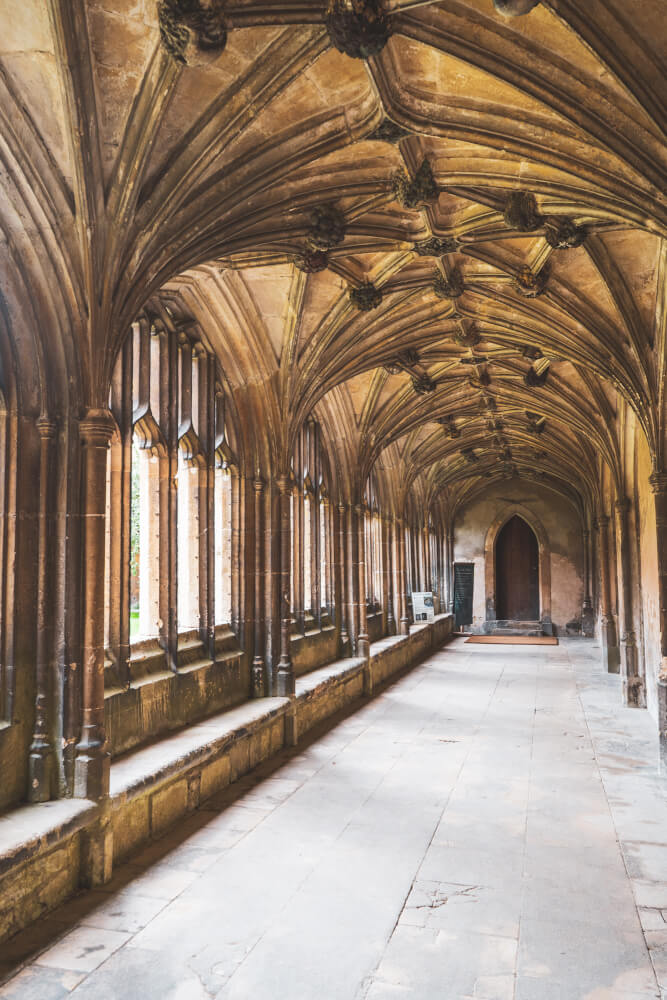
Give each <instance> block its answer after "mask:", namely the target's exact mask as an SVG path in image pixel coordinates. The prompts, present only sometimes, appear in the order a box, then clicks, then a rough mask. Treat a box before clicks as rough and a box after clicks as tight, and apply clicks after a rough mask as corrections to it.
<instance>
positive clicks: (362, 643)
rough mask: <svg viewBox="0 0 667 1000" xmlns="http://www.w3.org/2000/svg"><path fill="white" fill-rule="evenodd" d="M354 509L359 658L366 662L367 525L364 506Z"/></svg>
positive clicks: (367, 651)
mask: <svg viewBox="0 0 667 1000" xmlns="http://www.w3.org/2000/svg"><path fill="white" fill-rule="evenodd" d="M354 509H355V513H356V515H357V535H358V539H359V541H358V543H357V545H358V548H357V552H358V558H357V573H358V581H359V582H358V584H357V589H358V594H359V635H358V637H357V656H360V657H363V659H364V660H367V659H368V655H369V652H370V644H369V641H368V614H367V608H366V534H365V527H366V523H365V517H364V508H363V506H362V505H361V504H358V505H357V506H356V507H355V508H354Z"/></svg>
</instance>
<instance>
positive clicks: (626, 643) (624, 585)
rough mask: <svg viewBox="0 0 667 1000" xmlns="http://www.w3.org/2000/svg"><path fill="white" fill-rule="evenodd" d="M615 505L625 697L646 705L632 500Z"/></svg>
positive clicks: (622, 671)
mask: <svg viewBox="0 0 667 1000" xmlns="http://www.w3.org/2000/svg"><path fill="white" fill-rule="evenodd" d="M615 507H616V516H617V525H618V545H619V555H620V569H621V594H622V604H623V637H622V640H621V642H622V645H621V675H622V682H623V697H624V700H625V703H626V705H630V706H633V707H635V708H643V707H645V705H646V692H645V690H644V678H643V677H642V676H641V675H640V672H639V655H638V650H637V636H636V633H635V630H634V621H633V610H632V562H631V556H630V532H629V529H628V514H629V511H630V501H629V500H627V499H626V498H622V499H620V500H618V501H617V502H616V504H615Z"/></svg>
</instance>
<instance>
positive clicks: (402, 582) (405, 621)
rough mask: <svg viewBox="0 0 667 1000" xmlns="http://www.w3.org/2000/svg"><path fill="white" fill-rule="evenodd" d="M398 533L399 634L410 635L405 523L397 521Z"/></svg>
mask: <svg viewBox="0 0 667 1000" xmlns="http://www.w3.org/2000/svg"><path fill="white" fill-rule="evenodd" d="M396 529H397V531H398V592H399V595H400V603H401V619H400V622H399V634H400V635H409V634H410V619H409V618H408V574H407V564H406V560H407V552H406V544H405V522H404V521H402V520H397V521H396Z"/></svg>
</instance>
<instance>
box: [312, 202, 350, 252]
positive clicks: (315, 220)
mask: <svg viewBox="0 0 667 1000" xmlns="http://www.w3.org/2000/svg"><path fill="white" fill-rule="evenodd" d="M346 228H347V226H346V223H345V216H344V215H343V213H342V212H341V210H340V209H339V208H337V207H336V205H318V206H317V207H316V208H314V209H313V210H312V212H311V213H310V229H309V230H308V246H309V247H310V249H311V250H331V248H332V247H337V246H340V244H341V243H342V242H343V240H344V239H345V230H346Z"/></svg>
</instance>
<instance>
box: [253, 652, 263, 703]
mask: <svg viewBox="0 0 667 1000" xmlns="http://www.w3.org/2000/svg"><path fill="white" fill-rule="evenodd" d="M252 696H253V698H263V697H264V661H263V660H262V659H261V658H259V657H255V659H254V660H253V661H252Z"/></svg>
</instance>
